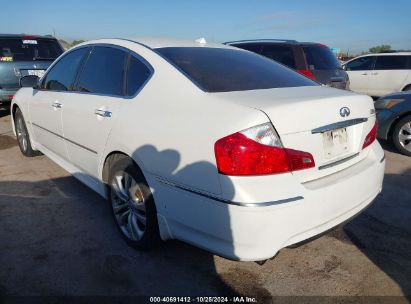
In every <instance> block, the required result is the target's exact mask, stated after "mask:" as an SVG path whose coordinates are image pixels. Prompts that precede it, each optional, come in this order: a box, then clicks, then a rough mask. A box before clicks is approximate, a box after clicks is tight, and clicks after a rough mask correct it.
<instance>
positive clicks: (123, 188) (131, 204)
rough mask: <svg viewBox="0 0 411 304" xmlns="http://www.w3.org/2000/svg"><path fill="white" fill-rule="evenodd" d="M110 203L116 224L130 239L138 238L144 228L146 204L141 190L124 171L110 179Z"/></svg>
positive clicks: (136, 239)
mask: <svg viewBox="0 0 411 304" xmlns="http://www.w3.org/2000/svg"><path fill="white" fill-rule="evenodd" d="M110 186H111V204H112V208H113V212H114V216H115V218H116V221H117V224H118V226H119V227H120V229H121V231H122V232H123V234H124V235H125V236H126V237H127V238H128V239H130V240H133V241H138V240H140V239H141V238H142V237H143V235H144V233H145V230H146V222H147V216H146V204H145V199H144V196H143V192H142V190H141V188H140V186H139V184H138V183H137V182H136V181H135V180H134V178H133V177H132V176H131V175H130V174H128V173H127V172H124V171H119V172H117V173H116V174H114V176H113V178H112V181H111V185H110Z"/></svg>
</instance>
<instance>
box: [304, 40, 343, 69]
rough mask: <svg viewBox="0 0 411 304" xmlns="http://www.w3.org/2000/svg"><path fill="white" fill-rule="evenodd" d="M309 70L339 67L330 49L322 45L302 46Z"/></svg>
mask: <svg viewBox="0 0 411 304" xmlns="http://www.w3.org/2000/svg"><path fill="white" fill-rule="evenodd" d="M303 50H304V54H305V59H306V60H307V67H308V69H309V70H335V69H338V68H340V67H341V65H340V62H339V61H338V60H337V57H335V55H334V54H333V53H332V52H331V50H330V49H329V48H328V47H326V46H322V45H313V46H304V47H303Z"/></svg>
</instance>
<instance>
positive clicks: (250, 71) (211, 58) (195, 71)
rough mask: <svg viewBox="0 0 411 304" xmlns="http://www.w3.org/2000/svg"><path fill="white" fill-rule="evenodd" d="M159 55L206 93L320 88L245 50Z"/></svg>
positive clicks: (186, 50) (183, 50) (173, 49)
mask: <svg viewBox="0 0 411 304" xmlns="http://www.w3.org/2000/svg"><path fill="white" fill-rule="evenodd" d="M156 51H157V52H158V53H160V54H161V55H162V56H163V57H164V58H166V59H167V60H168V61H169V62H170V63H171V64H173V65H174V66H176V67H177V68H178V69H179V70H180V71H181V72H182V73H183V74H185V75H186V76H187V77H188V78H189V79H191V80H192V81H193V82H194V83H195V84H197V86H198V87H200V88H201V89H202V90H204V91H206V92H230V91H245V90H258V89H271V88H285V87H300V86H315V85H317V83H315V82H313V81H311V80H309V79H308V78H307V77H305V76H302V75H300V74H299V73H297V72H294V71H292V70H290V69H288V68H286V67H284V66H283V65H281V64H278V63H276V62H275V61H273V60H270V59H268V58H265V57H263V56H259V55H256V54H254V53H251V52H245V51H242V50H236V49H224V48H207V47H169V48H160V49H157V50H156Z"/></svg>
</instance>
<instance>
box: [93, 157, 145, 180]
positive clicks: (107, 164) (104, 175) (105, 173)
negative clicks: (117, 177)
mask: <svg viewBox="0 0 411 304" xmlns="http://www.w3.org/2000/svg"><path fill="white" fill-rule="evenodd" d="M123 158H129V159H131V160H132V161H133V163H134V164H135V165H136V166H137V167H138V169H139V170H140V171H141V172H142V173H143V175H144V172H143V166H142V165H141V164H140V163H139V162H138V161H136V160H135V159H134V158H133V157H131V156H130V155H129V154H127V153H125V152H122V151H120V150H115V151H112V152H110V153H108V154H107V155H106V157H105V158H104V162H103V167H102V169H101V180H102V181H103V182H104V183H107V182H108V178H109V175H110V168H111V167H112V166H113V165H114V164H115V163H116V162H118V161H119V160H121V159H123Z"/></svg>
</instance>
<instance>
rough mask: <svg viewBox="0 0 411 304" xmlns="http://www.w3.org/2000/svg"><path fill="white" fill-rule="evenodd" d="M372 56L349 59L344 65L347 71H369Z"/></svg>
mask: <svg viewBox="0 0 411 304" xmlns="http://www.w3.org/2000/svg"><path fill="white" fill-rule="evenodd" d="M373 62H374V56H367V57H361V58H358V59H355V60H353V61H350V62H348V63H347V65H346V70H347V71H369V70H371V69H372V65H373Z"/></svg>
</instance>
